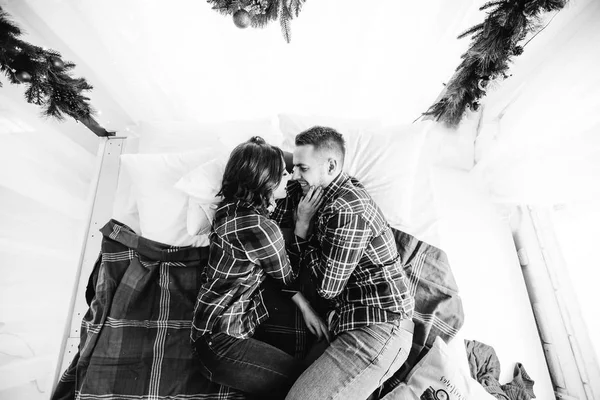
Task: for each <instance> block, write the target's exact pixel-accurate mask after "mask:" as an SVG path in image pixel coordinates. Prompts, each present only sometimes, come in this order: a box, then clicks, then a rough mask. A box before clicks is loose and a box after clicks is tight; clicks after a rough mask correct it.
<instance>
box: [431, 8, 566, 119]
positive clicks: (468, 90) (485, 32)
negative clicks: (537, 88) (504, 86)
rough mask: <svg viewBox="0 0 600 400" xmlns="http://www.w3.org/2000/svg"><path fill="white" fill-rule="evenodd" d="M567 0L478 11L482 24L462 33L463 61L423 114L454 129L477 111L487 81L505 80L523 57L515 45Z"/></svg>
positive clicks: (459, 37) (521, 50)
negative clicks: (465, 46)
mask: <svg viewBox="0 0 600 400" xmlns="http://www.w3.org/2000/svg"><path fill="white" fill-rule="evenodd" d="M566 3H567V0H496V1H490V2H488V3H486V4H484V5H483V6H482V7H480V10H482V11H483V10H488V15H487V17H486V18H485V20H484V21H483V23H481V24H478V25H475V26H474V27H472V28H471V29H469V30H467V31H465V32H464V33H462V34H461V35H460V36H458V39H462V38H464V37H466V36H469V35H472V38H471V45H470V47H469V49H468V50H467V52H466V53H465V54H463V55H462V57H461V58H462V59H463V61H462V62H461V63H460V64H459V66H458V68H456V72H455V74H454V75H453V76H452V78H451V79H450V82H449V83H448V84H447V85H446V88H445V92H444V93H443V96H442V98H441V99H440V100H439V101H438V102H437V103H435V104H434V105H432V106H431V107H429V109H428V110H427V111H426V112H425V113H424V114H423V115H426V116H431V117H433V118H434V119H435V120H437V121H442V122H444V123H446V124H447V125H449V126H452V127H456V126H458V124H459V123H460V121H461V119H462V117H463V115H464V114H465V112H466V110H467V109H471V110H473V111H477V109H478V108H479V100H480V99H481V98H482V97H483V96H484V95H485V93H486V87H487V85H488V83H489V81H491V80H494V79H506V78H508V75H507V71H508V69H509V63H510V61H511V60H512V58H513V57H514V56H518V55H520V54H521V53H523V46H521V45H519V43H520V42H521V41H522V40H523V39H524V38H525V37H526V36H527V34H529V33H531V32H533V31H535V30H537V29H538V28H539V19H540V15H541V14H542V13H544V12H550V11H558V10H560V9H562V8H563V7H564V6H565V4H566Z"/></svg>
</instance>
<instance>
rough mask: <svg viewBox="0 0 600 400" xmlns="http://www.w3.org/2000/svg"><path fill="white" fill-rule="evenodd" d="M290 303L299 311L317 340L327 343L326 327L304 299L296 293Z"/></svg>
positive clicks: (327, 331)
mask: <svg viewBox="0 0 600 400" xmlns="http://www.w3.org/2000/svg"><path fill="white" fill-rule="evenodd" d="M292 301H293V302H294V303H295V304H296V306H297V307H298V308H299V309H300V312H301V313H302V317H303V318H304V322H305V323H306V326H307V327H308V330H309V331H310V332H311V333H312V334H313V335H315V336H316V337H317V338H318V339H319V340H321V339H326V340H327V341H328V342H329V341H330V339H331V337H330V336H329V329H327V325H325V322H323V319H321V317H319V314H317V313H316V311H315V310H314V309H313V308H312V306H311V305H310V303H309V302H308V300H306V297H304V295H303V294H302V293H300V292H298V293H296V294H295V295H294V296H293V297H292Z"/></svg>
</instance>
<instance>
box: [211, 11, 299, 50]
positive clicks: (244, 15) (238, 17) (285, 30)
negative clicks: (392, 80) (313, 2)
mask: <svg viewBox="0 0 600 400" xmlns="http://www.w3.org/2000/svg"><path fill="white" fill-rule="evenodd" d="M206 1H207V2H208V3H209V4H210V5H211V6H212V9H213V10H215V11H217V12H219V13H221V14H223V15H230V16H233V22H234V23H235V26H237V27H238V28H242V29H243V28H247V27H248V26H252V27H253V28H264V27H266V26H267V25H269V24H270V23H271V22H275V21H279V23H280V25H281V33H282V35H283V38H284V39H285V40H286V41H287V42H288V43H289V42H290V38H291V26H292V23H291V22H292V20H293V19H294V18H297V17H298V15H299V14H300V11H301V10H302V6H303V5H304V2H305V1H306V0H206Z"/></svg>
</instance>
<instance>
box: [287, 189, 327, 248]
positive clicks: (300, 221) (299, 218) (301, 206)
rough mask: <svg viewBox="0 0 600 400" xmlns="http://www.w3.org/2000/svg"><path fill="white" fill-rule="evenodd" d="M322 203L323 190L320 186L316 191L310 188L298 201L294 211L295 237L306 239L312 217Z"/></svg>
mask: <svg viewBox="0 0 600 400" xmlns="http://www.w3.org/2000/svg"><path fill="white" fill-rule="evenodd" d="M322 203H323V189H322V188H321V187H320V186H319V187H317V188H316V189H315V187H314V186H311V187H310V189H308V192H307V193H306V195H304V196H303V197H302V198H301V199H300V202H299V203H298V208H297V209H296V229H295V230H294V233H295V234H296V236H299V237H301V238H302V239H306V237H307V236H308V231H309V229H310V225H311V223H312V220H313V217H314V216H315V214H316V213H317V210H318V209H319V207H321V204H322Z"/></svg>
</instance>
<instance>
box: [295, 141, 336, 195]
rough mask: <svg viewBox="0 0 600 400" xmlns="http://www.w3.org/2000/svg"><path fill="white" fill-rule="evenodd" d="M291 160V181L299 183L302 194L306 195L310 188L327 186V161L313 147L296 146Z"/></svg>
mask: <svg viewBox="0 0 600 400" xmlns="http://www.w3.org/2000/svg"><path fill="white" fill-rule="evenodd" d="M293 160H294V173H293V175H292V179H293V180H296V181H298V183H300V186H301V187H302V193H303V194H306V193H307V192H308V189H309V188H310V187H311V186H314V187H317V186H322V187H323V188H325V187H326V186H327V184H328V182H327V165H328V163H327V159H326V158H325V157H323V156H322V155H321V154H319V152H317V151H315V147H314V146H313V145H310V144H309V145H305V146H296V148H295V149H294V158H293Z"/></svg>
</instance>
